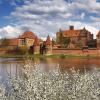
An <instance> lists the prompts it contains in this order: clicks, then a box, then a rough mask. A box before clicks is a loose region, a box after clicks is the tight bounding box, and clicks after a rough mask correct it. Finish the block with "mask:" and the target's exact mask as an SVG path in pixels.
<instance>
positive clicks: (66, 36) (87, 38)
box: [56, 26, 93, 49]
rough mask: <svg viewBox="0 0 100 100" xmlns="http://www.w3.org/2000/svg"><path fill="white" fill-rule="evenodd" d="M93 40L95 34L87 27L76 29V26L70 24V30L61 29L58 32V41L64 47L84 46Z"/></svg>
mask: <svg viewBox="0 0 100 100" xmlns="http://www.w3.org/2000/svg"><path fill="white" fill-rule="evenodd" d="M91 41H93V34H91V33H90V32H89V31H88V30H86V29H85V28H83V29H80V30H75V29H74V26H70V28H69V30H64V31H63V30H61V29H60V30H59V32H57V33H56V42H57V44H60V45H61V47H64V48H70V49H73V48H82V47H86V46H88V43H89V42H91Z"/></svg>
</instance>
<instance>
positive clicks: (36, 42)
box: [34, 36, 40, 46]
mask: <svg viewBox="0 0 100 100" xmlns="http://www.w3.org/2000/svg"><path fill="white" fill-rule="evenodd" d="M34 45H35V46H39V45H40V40H39V39H38V37H37V36H36V37H35V40H34Z"/></svg>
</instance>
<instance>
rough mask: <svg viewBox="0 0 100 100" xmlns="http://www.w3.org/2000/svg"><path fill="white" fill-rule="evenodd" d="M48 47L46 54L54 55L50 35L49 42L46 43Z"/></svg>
mask: <svg viewBox="0 0 100 100" xmlns="http://www.w3.org/2000/svg"><path fill="white" fill-rule="evenodd" d="M45 45H46V54H48V55H50V54H52V41H51V40H50V36H49V35H48V37H47V40H46V42H45Z"/></svg>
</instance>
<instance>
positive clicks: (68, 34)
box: [57, 28, 89, 37]
mask: <svg viewBox="0 0 100 100" xmlns="http://www.w3.org/2000/svg"><path fill="white" fill-rule="evenodd" d="M83 30H86V29H85V28H83V29H80V30H65V31H61V32H62V33H63V36H64V37H77V36H80V34H81V32H82V31H83ZM86 31H87V32H89V31H88V30H86ZM59 33H60V32H57V34H59Z"/></svg>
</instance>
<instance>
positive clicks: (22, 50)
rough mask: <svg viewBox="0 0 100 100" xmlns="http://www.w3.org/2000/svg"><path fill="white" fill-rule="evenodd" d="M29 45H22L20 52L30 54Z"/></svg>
mask: <svg viewBox="0 0 100 100" xmlns="http://www.w3.org/2000/svg"><path fill="white" fill-rule="evenodd" d="M28 51H29V50H28V47H27V46H22V47H20V48H19V52H20V53H21V54H22V55H24V54H28Z"/></svg>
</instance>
